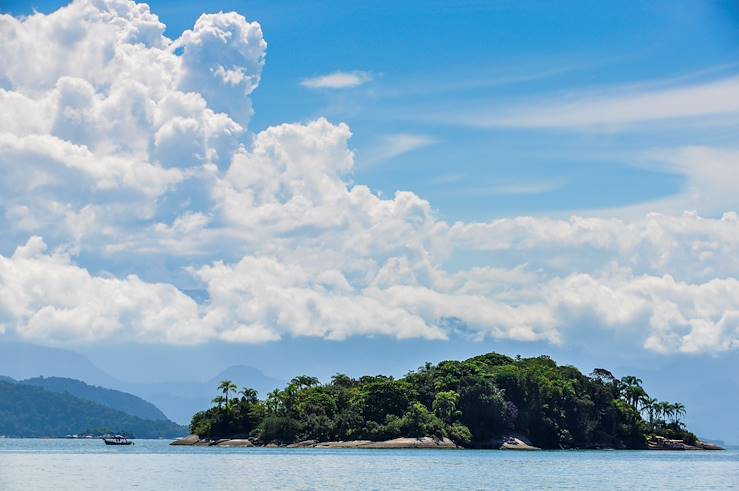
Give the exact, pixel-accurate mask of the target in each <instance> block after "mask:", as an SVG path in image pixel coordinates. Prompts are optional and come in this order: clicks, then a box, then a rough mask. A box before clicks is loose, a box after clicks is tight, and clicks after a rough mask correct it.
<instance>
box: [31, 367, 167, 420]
mask: <svg viewBox="0 0 739 491" xmlns="http://www.w3.org/2000/svg"><path fill="white" fill-rule="evenodd" d="M20 383H22V384H26V385H35V386H37V387H42V388H44V389H46V390H49V391H51V392H58V393H60V394H63V393H65V392H66V393H69V394H71V395H73V396H75V397H78V398H80V399H86V400H88V401H92V402H96V403H98V404H102V405H103V406H108V407H109V408H112V409H116V410H118V411H123V412H124V413H126V414H130V415H131V416H137V417H139V418H142V419H154V420H166V419H167V417H166V416H165V415H164V413H162V411H160V410H159V409H158V408H157V407H156V406H155V405H154V404H152V403H150V402H147V401H145V400H143V399H141V398H140V397H137V396H135V395H133V394H128V393H126V392H121V391H118V390H113V389H106V388H104V387H98V386H93V385H88V384H86V383H84V382H82V381H80V380H75V379H71V378H64V377H35V378H29V379H26V380H22V381H21V382H20Z"/></svg>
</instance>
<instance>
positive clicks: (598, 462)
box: [0, 438, 739, 491]
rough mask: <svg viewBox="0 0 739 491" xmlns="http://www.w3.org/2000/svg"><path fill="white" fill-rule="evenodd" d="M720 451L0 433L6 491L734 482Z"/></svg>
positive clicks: (1, 481)
mask: <svg viewBox="0 0 739 491" xmlns="http://www.w3.org/2000/svg"><path fill="white" fill-rule="evenodd" d="M737 488H739V449H730V450H726V451H715V452H705V451H704V452H695V451H694V452H689V451H672V452H655V451H617V450H590V451H570V450H558V451H538V452H536V451H534V452H516V451H499V450H412V449H408V450H367V449H365V450H359V449H288V448H245V449H225V448H200V447H172V446H170V445H169V441H168V440H135V445H133V446H130V447H112V446H106V445H104V444H103V442H102V441H100V440H62V439H54V440H44V439H11V438H4V439H0V490H2V491H12V490H24V491H25V490H34V491H35V490H55V491H56V490H67V489H69V490H88V489H90V490H118V489H120V490H128V489H137V490H138V489H142V490H170V489H171V490H177V491H183V490H205V489H207V490H244V489H301V490H302V489H304V490H312V489H328V490H343V489H357V490H373V489H378V490H379V489H393V490H394V489H397V490H415V489H418V490H436V489H443V490H451V489H527V490H532V489H587V490H607V489H623V490H642V489H673V490H674V489H691V490H697V489H737Z"/></svg>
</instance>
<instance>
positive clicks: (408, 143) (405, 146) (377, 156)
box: [359, 133, 438, 165]
mask: <svg viewBox="0 0 739 491" xmlns="http://www.w3.org/2000/svg"><path fill="white" fill-rule="evenodd" d="M437 142H438V140H436V139H435V138H433V137H431V136H429V135H422V134H414V133H393V134H389V135H384V136H382V137H380V138H379V139H378V140H377V141H375V142H374V144H373V145H372V146H371V147H370V148H369V149H368V150H367V151H366V152H364V153H363V154H362V153H361V152H360V158H359V162H360V163H361V164H362V165H371V164H375V163H377V162H382V161H384V160H388V159H392V158H395V157H399V156H401V155H405V154H406V153H409V152H412V151H414V150H418V149H421V148H424V147H427V146H429V145H433V144H435V143H437Z"/></svg>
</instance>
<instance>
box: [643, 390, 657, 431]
mask: <svg viewBox="0 0 739 491" xmlns="http://www.w3.org/2000/svg"><path fill="white" fill-rule="evenodd" d="M642 411H646V412H647V414H648V415H649V424H652V423H654V415H655V413H656V412H657V399H655V398H653V397H649V396H646V397H645V398H644V399H643V400H642Z"/></svg>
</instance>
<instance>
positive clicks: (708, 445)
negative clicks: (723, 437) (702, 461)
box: [698, 442, 726, 450]
mask: <svg viewBox="0 0 739 491" xmlns="http://www.w3.org/2000/svg"><path fill="white" fill-rule="evenodd" d="M698 446H699V447H700V448H702V449H703V450H726V449H725V448H723V447H720V446H718V445H716V444H715V443H704V442H699V443H698Z"/></svg>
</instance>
